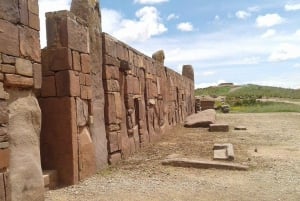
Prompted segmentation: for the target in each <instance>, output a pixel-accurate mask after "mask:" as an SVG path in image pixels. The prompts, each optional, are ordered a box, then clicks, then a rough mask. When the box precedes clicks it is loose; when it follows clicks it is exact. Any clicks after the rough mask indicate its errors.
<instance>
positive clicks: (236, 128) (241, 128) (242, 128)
mask: <svg viewBox="0 0 300 201" xmlns="http://www.w3.org/2000/svg"><path fill="white" fill-rule="evenodd" d="M234 130H243V131H245V130H247V128H246V127H245V126H236V127H234Z"/></svg>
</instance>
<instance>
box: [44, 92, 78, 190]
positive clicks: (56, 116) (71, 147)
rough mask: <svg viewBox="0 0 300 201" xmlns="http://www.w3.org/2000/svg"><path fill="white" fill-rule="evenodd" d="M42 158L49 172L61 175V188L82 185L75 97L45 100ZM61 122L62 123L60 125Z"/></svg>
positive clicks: (59, 176) (59, 177)
mask: <svg viewBox="0 0 300 201" xmlns="http://www.w3.org/2000/svg"><path fill="white" fill-rule="evenodd" d="M39 103H40V106H41V110H42V118H43V124H42V132H41V155H42V165H43V167H44V168H45V169H55V170H57V171H58V179H59V181H60V182H61V184H68V185H72V184H75V183H77V182H78V134H77V120H76V102H75V99H74V98H72V97H53V98H41V99H39ZM57 122H59V123H57Z"/></svg>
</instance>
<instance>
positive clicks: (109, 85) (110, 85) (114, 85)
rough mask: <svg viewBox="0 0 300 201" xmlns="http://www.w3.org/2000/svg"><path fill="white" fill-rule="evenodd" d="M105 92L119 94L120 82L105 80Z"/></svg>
mask: <svg viewBox="0 0 300 201" xmlns="http://www.w3.org/2000/svg"><path fill="white" fill-rule="evenodd" d="M103 86H104V90H105V91H106V92H119V91H120V85H119V81H118V80H104V82H103Z"/></svg>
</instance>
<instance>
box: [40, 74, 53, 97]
mask: <svg viewBox="0 0 300 201" xmlns="http://www.w3.org/2000/svg"><path fill="white" fill-rule="evenodd" d="M41 96H42V97H50V96H56V87H55V77H54V76H47V77H43V84H42V90H41Z"/></svg>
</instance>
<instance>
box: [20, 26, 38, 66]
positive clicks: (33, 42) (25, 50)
mask: <svg viewBox="0 0 300 201" xmlns="http://www.w3.org/2000/svg"><path fill="white" fill-rule="evenodd" d="M19 33H20V52H21V55H22V56H23V57H29V58H30V59H32V60H33V61H35V62H37V63H40V62H41V50H40V37H39V31H36V30H33V29H30V28H28V27H19Z"/></svg>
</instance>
